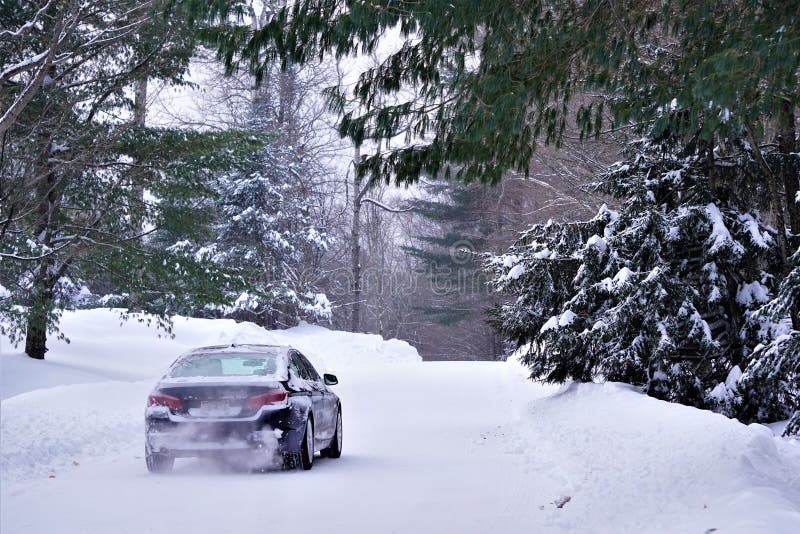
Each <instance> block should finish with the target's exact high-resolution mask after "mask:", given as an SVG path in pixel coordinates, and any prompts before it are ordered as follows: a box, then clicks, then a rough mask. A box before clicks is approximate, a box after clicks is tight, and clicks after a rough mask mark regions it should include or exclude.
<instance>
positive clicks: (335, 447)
mask: <svg viewBox="0 0 800 534" xmlns="http://www.w3.org/2000/svg"><path fill="white" fill-rule="evenodd" d="M322 455H323V456H325V457H327V458H338V457H340V456H341V455H342V410H341V409H339V410H337V412H336V431H335V432H334V434H333V437H332V438H331V444H330V445H328V447H327V448H326V449H322Z"/></svg>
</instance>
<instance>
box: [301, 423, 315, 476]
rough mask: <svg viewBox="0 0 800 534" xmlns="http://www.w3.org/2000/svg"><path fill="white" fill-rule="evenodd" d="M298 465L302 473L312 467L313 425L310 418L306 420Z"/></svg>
mask: <svg viewBox="0 0 800 534" xmlns="http://www.w3.org/2000/svg"><path fill="white" fill-rule="evenodd" d="M300 465H301V466H302V467H303V471H308V470H309V469H311V468H312V467H314V423H313V421H312V420H311V418H310V417H309V418H308V419H306V432H305V434H304V435H303V445H302V446H301V447H300Z"/></svg>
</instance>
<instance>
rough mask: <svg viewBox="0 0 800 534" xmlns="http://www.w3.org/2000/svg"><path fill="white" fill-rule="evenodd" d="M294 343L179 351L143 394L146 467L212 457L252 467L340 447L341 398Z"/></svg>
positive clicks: (335, 452)
mask: <svg viewBox="0 0 800 534" xmlns="http://www.w3.org/2000/svg"><path fill="white" fill-rule="evenodd" d="M337 383H338V381H337V379H336V377H335V376H334V375H330V374H325V375H324V377H322V378H321V377H320V376H319V373H317V371H316V369H314V366H313V365H311V363H310V362H309V361H308V359H306V357H305V356H303V355H302V354H301V353H300V352H299V351H298V350H296V349H293V348H292V347H287V346H278V345H238V344H237V345H225V346H213V347H201V348H198V349H194V350H192V351H190V352H188V353H186V354H184V355H182V356H181V357H179V358H178V359H177V360H176V361H175V362H174V363H173V364H172V366H171V367H170V368H169V371H167V373H166V374H165V375H164V377H163V378H162V379H161V381H160V382H159V383H158V385H157V386H156V388H155V389H154V390H153V392H152V393H151V394H150V396H149V397H148V399H147V408H146V410H145V428H146V430H145V454H146V460H147V469H148V470H149V471H150V472H153V473H165V472H169V471H171V470H172V466H173V464H174V462H175V458H187V457H201V456H213V457H218V458H221V459H225V460H226V461H230V462H232V463H234V464H235V465H239V466H244V467H247V468H252V469H258V470H263V469H269V468H275V467H283V468H287V469H293V468H295V467H297V466H302V468H303V469H311V468H312V467H313V465H314V454H315V453H316V452H320V453H321V454H322V455H323V456H327V457H329V458H338V457H339V456H341V454H342V405H341V402H340V401H339V397H337V396H336V394H335V393H333V391H331V390H330V388H329V387H328V386H333V385H335V384H337Z"/></svg>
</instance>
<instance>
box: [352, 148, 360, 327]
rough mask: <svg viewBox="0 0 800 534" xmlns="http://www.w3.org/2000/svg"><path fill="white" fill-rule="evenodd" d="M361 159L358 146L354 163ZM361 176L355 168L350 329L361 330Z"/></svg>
mask: <svg viewBox="0 0 800 534" xmlns="http://www.w3.org/2000/svg"><path fill="white" fill-rule="evenodd" d="M360 159H361V150H360V149H359V148H358V147H356V148H355V154H354V155H353V163H354V166H355V164H358V161H359V160H360ZM361 197H362V194H361V178H360V177H359V175H358V171H357V170H356V169H355V168H354V170H353V226H352V228H351V230H350V254H351V262H352V269H353V271H352V276H353V308H352V316H351V322H350V331H351V332H359V331H360V330H361Z"/></svg>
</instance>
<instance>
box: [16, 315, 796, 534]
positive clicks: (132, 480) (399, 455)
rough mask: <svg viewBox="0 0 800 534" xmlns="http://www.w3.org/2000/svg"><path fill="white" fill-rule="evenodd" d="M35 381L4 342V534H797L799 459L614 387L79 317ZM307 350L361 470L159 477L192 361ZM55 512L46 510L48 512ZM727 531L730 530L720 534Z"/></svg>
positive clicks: (406, 352)
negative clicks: (155, 409) (163, 421)
mask: <svg viewBox="0 0 800 534" xmlns="http://www.w3.org/2000/svg"><path fill="white" fill-rule="evenodd" d="M63 324H64V329H65V332H66V333H67V335H68V336H70V337H71V339H72V343H71V344H69V345H67V344H65V343H59V342H52V343H51V350H50V352H48V354H47V357H48V360H46V361H44V362H35V361H33V360H29V359H28V358H26V357H25V356H24V355H22V354H20V351H19V350H18V349H14V348H13V347H10V346H9V345H8V343H7V341H6V340H1V341H0V342H2V343H3V344H2V346H0V349H1V350H0V354H1V356H0V363H2V367H1V368H0V369H1V370H2V393H3V399H4V400H3V401H2V403H0V460H1V461H2V463H1V464H0V465H1V467H2V469H1V470H0V476H1V477H2V479H1V480H0V531H1V532H3V533H6V532H8V533H16V534H34V533H47V534H52V533H53V532H59V533H67V534H73V533H74V534H78V533H81V534H85V533H98V534H101V533H102V534H105V533H108V532H114V533H120V534H123V533H131V534H134V533H135V534H140V533H142V532H148V533H170V534H172V533H175V532H191V533H193V534H205V533H209V534H210V533H214V534H217V533H256V532H264V531H267V530H268V531H283V532H301V533H305V532H309V533H310V532H319V531H324V532H332V533H359V532H364V533H367V532H368V533H376V532H377V533H383V532H387V533H388V532H398V533H404V532H422V533H491V532H495V533H513V532H557V533H562V532H563V533H569V532H599V533H605V532H608V533H625V532H631V533H634V532H635V533H640V532H655V533H661V532H663V533H672V532H674V533H687V532H689V533H691V532H697V533H703V532H711V531H714V532H717V533H760V532H769V533H795V532H797V525H798V524H800V444H799V443H798V442H797V441H793V440H786V439H781V438H776V437H774V436H773V433H772V431H771V430H770V429H769V428H767V427H765V426H761V425H750V426H746V425H743V424H741V423H738V422H737V421H734V420H729V419H727V418H725V417H723V416H721V415H717V414H713V413H710V412H706V411H701V410H697V409H694V408H689V407H685V406H680V405H675V404H669V403H666V402H662V401H658V400H655V399H652V398H649V397H646V396H644V395H643V394H641V393H640V392H638V391H637V390H635V389H634V388H632V387H629V386H625V385H621V384H615V383H606V384H570V385H566V386H564V387H554V386H544V385H540V384H535V383H531V382H530V381H528V380H527V379H526V375H527V370H526V369H524V368H523V367H522V366H521V365H520V364H518V363H516V361H513V360H510V361H509V362H431V363H421V362H420V360H419V357H418V355H417V354H416V351H415V350H414V349H413V348H411V347H410V346H409V345H408V344H406V343H403V342H400V341H396V340H390V341H384V340H381V339H380V337H378V336H371V335H363V334H349V333H345V332H334V331H330V330H327V329H324V328H321V327H315V326H309V325H302V326H300V327H297V328H293V329H289V330H285V331H280V332H267V331H264V330H262V329H260V328H258V327H256V326H255V325H251V324H236V323H234V322H233V321H224V320H217V321H214V320H201V319H188V320H187V319H178V320H177V321H176V325H175V332H176V337H175V339H172V340H170V339H163V338H162V339H159V338H157V337H156V336H155V334H154V331H153V330H152V329H147V328H146V327H145V326H144V325H142V324H139V323H136V322H127V323H123V325H122V326H121V327H120V326H119V320H118V315H117V314H116V313H115V312H113V311H107V310H93V311H81V312H74V313H67V314H65V316H64V319H63ZM231 340H233V341H236V342H239V343H244V342H259V343H264V342H277V343H281V344H283V343H287V342H289V343H290V344H292V345H294V346H296V347H297V348H299V349H300V350H301V351H303V352H304V353H306V354H307V355H308V356H309V357H310V358H312V359H314V361H315V364H317V365H323V364H324V365H325V366H327V367H330V369H329V370H331V371H334V372H336V373H337V375H338V377H339V380H340V385H339V386H336V391H337V394H339V396H340V397H341V399H342V406H343V414H344V454H343V455H342V457H341V458H339V459H336V460H333V459H327V458H319V457H317V459H316V461H315V466H314V469H313V470H311V471H308V472H303V471H294V472H273V473H267V474H244V473H236V474H232V473H227V472H222V471H219V470H217V469H216V468H215V467H214V466H213V465H212V464H210V463H207V462H204V461H200V460H178V462H177V463H176V466H175V471H174V472H173V473H172V474H171V475H167V476H157V475H150V474H148V473H147V471H146V469H145V465H144V459H143V457H142V456H143V454H142V453H143V446H144V436H143V412H144V403H145V399H146V396H147V394H148V392H149V391H150V389H151V388H152V386H153V384H154V383H155V382H156V381H157V379H158V377H159V376H160V375H161V374H162V373H163V372H164V371H165V370H166V368H167V366H168V365H169V364H170V363H171V361H172V360H173V359H174V358H175V357H176V356H177V355H178V354H179V353H181V352H183V351H185V350H186V349H188V348H190V347H194V346H198V345H205V344H212V343H225V342H229V341H231ZM43 507H44V508H43ZM712 529H715V530H712Z"/></svg>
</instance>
